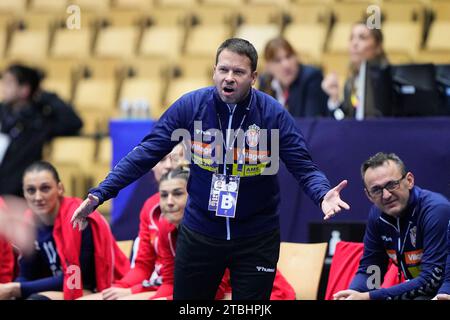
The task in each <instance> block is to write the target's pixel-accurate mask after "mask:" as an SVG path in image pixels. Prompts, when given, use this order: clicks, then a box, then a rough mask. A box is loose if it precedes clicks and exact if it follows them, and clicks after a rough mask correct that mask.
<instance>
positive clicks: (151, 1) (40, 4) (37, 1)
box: [0, 0, 447, 12]
mask: <svg viewBox="0 0 450 320" xmlns="http://www.w3.org/2000/svg"><path fill="white" fill-rule="evenodd" d="M393 1H397V2H405V1H402V0H400V1H398V0H384V1H383V0H372V1H370V2H371V3H373V4H380V3H389V2H393ZM410 1H411V0H409V2H410ZM443 1H447V0H416V2H420V3H423V4H433V3H436V2H443ZM311 2H315V3H322V4H326V5H334V4H339V3H344V2H350V3H355V2H365V3H367V2H369V1H368V0H96V1H91V0H15V1H7V0H2V1H0V12H21V11H26V10H28V11H44V12H49V11H61V10H64V9H65V8H67V7H68V6H69V5H78V6H80V7H82V8H83V9H85V10H87V11H96V12H102V11H108V10H112V9H121V10H124V9H139V10H145V9H153V8H158V7H163V8H167V7H183V8H192V7H197V6H217V5H222V6H230V7H237V6H242V5H244V4H251V5H267V4H271V5H277V6H289V5H291V4H304V3H311Z"/></svg>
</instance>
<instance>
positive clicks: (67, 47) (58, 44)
mask: <svg viewBox="0 0 450 320" xmlns="http://www.w3.org/2000/svg"><path fill="white" fill-rule="evenodd" d="M91 44H92V32H91V30H90V29H89V28H81V29H80V30H70V29H67V28H58V29H57V30H56V31H55V36H54V39H53V44H52V46H51V48H50V56H51V57H53V58H77V57H78V58H86V57H88V56H90V54H91Z"/></svg>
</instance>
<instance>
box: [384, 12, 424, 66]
mask: <svg viewBox="0 0 450 320" xmlns="http://www.w3.org/2000/svg"><path fill="white" fill-rule="evenodd" d="M383 35H384V42H383V43H384V48H385V50H386V52H387V54H388V55H389V54H391V53H392V54H403V55H406V56H407V57H409V58H411V59H414V57H415V56H416V55H417V52H418V51H419V49H420V43H421V38H422V27H421V26H420V25H419V24H418V23H414V22H388V21H386V22H384V23H383Z"/></svg>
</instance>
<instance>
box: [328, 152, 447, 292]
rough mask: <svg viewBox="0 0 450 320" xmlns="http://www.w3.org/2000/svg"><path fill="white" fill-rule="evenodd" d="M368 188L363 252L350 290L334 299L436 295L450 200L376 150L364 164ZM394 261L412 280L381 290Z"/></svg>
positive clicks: (391, 156)
mask: <svg viewBox="0 0 450 320" xmlns="http://www.w3.org/2000/svg"><path fill="white" fill-rule="evenodd" d="M361 175H362V179H363V181H364V191H365V193H366V195H367V197H368V198H369V200H370V201H371V202H372V203H373V206H372V208H371V209H370V213H369V218H368V223H367V227H366V233H365V236H364V254H363V256H362V258H361V260H360V263H359V268H358V271H357V273H356V275H355V276H354V278H353V280H352V282H351V284H350V288H349V289H348V290H343V291H339V292H337V293H336V294H335V295H334V299H335V300H393V299H395V300H410V299H431V298H433V297H434V296H435V295H436V293H437V292H438V289H439V287H440V285H441V284H442V282H443V277H444V270H445V262H446V240H447V225H448V221H449V219H450V202H449V201H448V200H447V199H446V198H445V197H444V196H443V195H441V194H438V193H435V192H431V191H428V190H425V189H421V188H419V187H417V186H415V185H414V175H413V174H412V173H411V172H409V171H407V169H406V167H405V165H404V163H403V161H402V160H401V159H400V158H399V157H398V156H397V155H396V154H394V153H390V154H386V153H382V152H380V153H377V154H376V155H374V156H372V157H371V158H370V159H368V160H366V161H365V162H364V163H363V164H362V166H361ZM389 261H392V262H393V263H394V264H395V265H397V266H398V269H399V274H398V276H399V279H400V278H401V276H402V275H403V277H404V279H406V280H407V281H405V282H403V283H400V284H397V285H394V286H392V287H390V288H380V283H382V282H383V278H384V275H385V273H386V271H387V268H388V265H389Z"/></svg>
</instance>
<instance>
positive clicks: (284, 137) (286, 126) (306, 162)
mask: <svg viewBox="0 0 450 320" xmlns="http://www.w3.org/2000/svg"><path fill="white" fill-rule="evenodd" d="M278 125H279V128H280V131H279V132H280V140H279V141H280V157H281V160H283V162H284V163H285V164H286V167H287V168H288V169H289V172H291V174H292V175H293V176H294V177H295V179H296V180H297V181H298V182H299V183H300V185H301V186H302V188H303V190H304V191H305V193H306V194H307V195H308V196H309V197H310V198H311V200H312V201H313V202H314V203H315V204H316V205H318V206H319V205H320V203H321V201H322V199H323V197H324V196H325V194H326V193H327V192H328V191H329V190H330V188H331V187H330V182H329V181H328V179H327V177H326V176H325V174H323V173H322V172H321V171H319V169H318V168H317V166H316V164H315V163H314V162H313V161H312V159H311V156H310V154H309V152H308V149H307V148H306V142H305V139H304V137H303V135H302V134H301V132H300V130H299V129H298V128H297V127H296V125H295V121H294V119H293V118H292V117H291V116H290V115H289V114H288V112H287V111H286V112H281V113H280V114H279V119H278Z"/></svg>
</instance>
